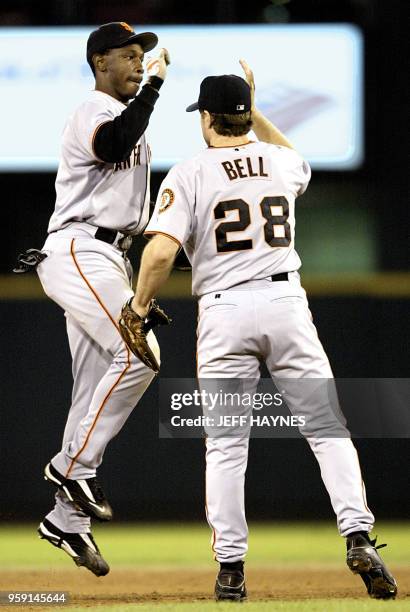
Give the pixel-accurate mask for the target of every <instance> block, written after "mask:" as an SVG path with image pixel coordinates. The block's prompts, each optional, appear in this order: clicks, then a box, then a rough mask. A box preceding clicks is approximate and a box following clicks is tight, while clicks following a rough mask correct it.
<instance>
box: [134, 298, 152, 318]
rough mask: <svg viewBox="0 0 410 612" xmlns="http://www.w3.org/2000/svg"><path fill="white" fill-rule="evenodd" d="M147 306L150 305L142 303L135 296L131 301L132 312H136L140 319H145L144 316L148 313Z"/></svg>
mask: <svg viewBox="0 0 410 612" xmlns="http://www.w3.org/2000/svg"><path fill="white" fill-rule="evenodd" d="M149 307H150V305H149V304H142V303H141V302H140V301H139V300H138V298H137V297H136V296H135V297H134V299H133V300H132V302H131V308H132V309H133V311H134V312H136V313H137V315H138V316H139V317H141V319H145V317H146V316H147V314H148V311H149Z"/></svg>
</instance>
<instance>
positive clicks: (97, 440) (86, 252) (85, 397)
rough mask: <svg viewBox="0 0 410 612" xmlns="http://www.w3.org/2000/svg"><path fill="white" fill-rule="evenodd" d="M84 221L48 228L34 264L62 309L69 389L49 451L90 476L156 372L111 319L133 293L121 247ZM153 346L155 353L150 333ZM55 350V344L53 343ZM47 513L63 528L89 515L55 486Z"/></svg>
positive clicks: (64, 468) (65, 466)
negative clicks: (56, 441)
mask: <svg viewBox="0 0 410 612" xmlns="http://www.w3.org/2000/svg"><path fill="white" fill-rule="evenodd" d="M86 227H87V226H86V224H79V223H78V224H72V225H71V226H69V227H68V228H66V229H63V230H60V231H58V232H55V233H53V234H50V235H49V237H48V238H47V241H46V243H45V245H44V247H43V251H44V252H45V253H47V258H46V259H44V260H43V261H42V262H41V264H40V265H39V266H38V268H37V271H38V275H39V278H40V281H41V283H42V285H43V288H44V291H45V293H46V294H47V295H48V296H49V297H50V298H51V299H52V300H54V301H55V302H56V303H57V304H58V305H59V306H61V308H63V310H64V311H65V316H66V322H67V334H68V339H69V345H70V351H71V355H72V362H73V366H72V372H73V391H72V399H71V408H70V411H69V413H68V419H67V423H66V427H65V431H64V437H63V444H62V448H61V450H60V451H59V452H58V453H57V454H56V455H55V456H54V457H53V458H52V460H51V461H52V464H53V466H54V467H55V468H56V469H57V470H58V471H59V472H60V473H61V474H63V475H64V476H66V477H67V478H72V479H83V478H90V477H93V476H95V474H96V469H97V467H98V466H99V465H100V464H101V462H102V459H103V454H104V451H105V448H106V446H107V444H108V442H109V441H110V440H111V439H112V438H113V437H114V436H115V435H116V434H117V433H118V432H119V431H120V429H121V428H122V426H123V425H124V423H125V421H126V420H127V418H128V417H129V415H130V413H131V412H132V410H133V408H134V407H135V405H136V404H137V403H138V401H139V400H140V398H141V396H142V395H143V393H144V392H145V390H146V389H147V387H148V385H149V384H150V382H151V381H152V379H153V378H154V373H153V372H152V370H150V369H149V368H147V367H146V366H145V365H144V364H143V363H142V362H141V361H139V360H138V359H137V358H136V357H135V356H134V355H133V354H132V353H131V352H130V351H129V349H128V348H127V346H126V345H125V343H124V342H123V340H122V338H121V336H120V333H119V331H118V325H117V319H118V317H119V314H120V311H121V307H122V305H123V304H124V302H125V301H126V300H127V299H129V298H130V297H131V296H132V295H133V290H132V287H131V280H130V279H131V275H132V270H131V266H130V264H129V262H128V260H126V259H124V257H123V256H122V252H121V251H120V250H119V249H118V248H116V247H115V246H112V245H110V244H106V243H105V242H102V241H101V240H98V239H96V238H94V237H93V236H92V235H91V234H90V233H89V231H87V230H86V229H85V228H86ZM149 341H150V345H151V348H152V349H153V350H154V352H155V354H156V355H157V357H158V358H159V347H158V343H157V341H156V338H155V336H154V334H153V333H152V332H150V334H149ZM55 350H58V347H55ZM47 518H48V519H49V520H50V521H51V522H52V523H53V524H54V525H56V526H57V527H58V528H59V529H61V530H63V531H65V532H77V533H80V532H86V531H89V529H90V519H89V517H88V516H87V515H85V514H84V513H82V512H81V511H78V510H76V509H75V508H74V506H73V505H72V504H70V503H69V502H68V500H67V499H66V497H65V495H64V494H63V493H61V492H58V493H57V495H56V505H55V508H54V509H53V510H52V511H51V512H50V513H49V514H48V515H47Z"/></svg>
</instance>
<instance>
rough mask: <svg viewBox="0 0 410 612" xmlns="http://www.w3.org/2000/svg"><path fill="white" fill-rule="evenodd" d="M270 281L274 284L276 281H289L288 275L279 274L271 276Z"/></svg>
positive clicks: (285, 273) (286, 273)
mask: <svg viewBox="0 0 410 612" xmlns="http://www.w3.org/2000/svg"><path fill="white" fill-rule="evenodd" d="M270 280H271V281H272V283H276V281H287V280H289V273H288V272H281V273H280V274H272V276H271V277H270Z"/></svg>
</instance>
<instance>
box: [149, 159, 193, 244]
mask: <svg viewBox="0 0 410 612" xmlns="http://www.w3.org/2000/svg"><path fill="white" fill-rule="evenodd" d="M193 175H194V170H193V168H191V166H190V165H189V164H184V166H174V168H172V169H171V170H170V171H169V173H168V174H167V176H166V177H165V179H164V180H163V182H162V184H161V187H160V190H159V192H158V197H157V201H156V203H155V209H154V212H153V214H152V217H151V219H150V221H149V223H148V225H147V227H146V229H145V232H144V234H146V235H150V234H165V235H166V236H169V237H170V238H172V239H173V240H175V241H176V242H178V243H179V244H180V245H181V246H184V244H186V242H187V241H188V240H189V237H190V235H191V233H192V229H193V219H194V203H195V190H194V186H193V183H192V181H193V178H192V177H193Z"/></svg>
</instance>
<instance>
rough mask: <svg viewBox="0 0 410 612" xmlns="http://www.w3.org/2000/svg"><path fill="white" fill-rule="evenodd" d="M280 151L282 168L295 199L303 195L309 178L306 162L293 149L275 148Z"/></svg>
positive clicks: (308, 167) (309, 171)
mask: <svg viewBox="0 0 410 612" xmlns="http://www.w3.org/2000/svg"><path fill="white" fill-rule="evenodd" d="M276 148H277V149H279V150H280V154H281V159H282V164H283V167H284V168H285V169H286V173H287V177H288V181H289V185H290V186H291V188H292V191H293V192H294V194H295V197H297V196H300V195H302V194H303V193H305V191H306V189H307V186H308V184H309V181H310V177H311V170H310V166H309V164H308V162H307V161H306V160H304V159H303V157H302V156H301V155H299V153H297V152H296V151H295V150H294V149H290V148H288V147H283V146H277V147H276Z"/></svg>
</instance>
